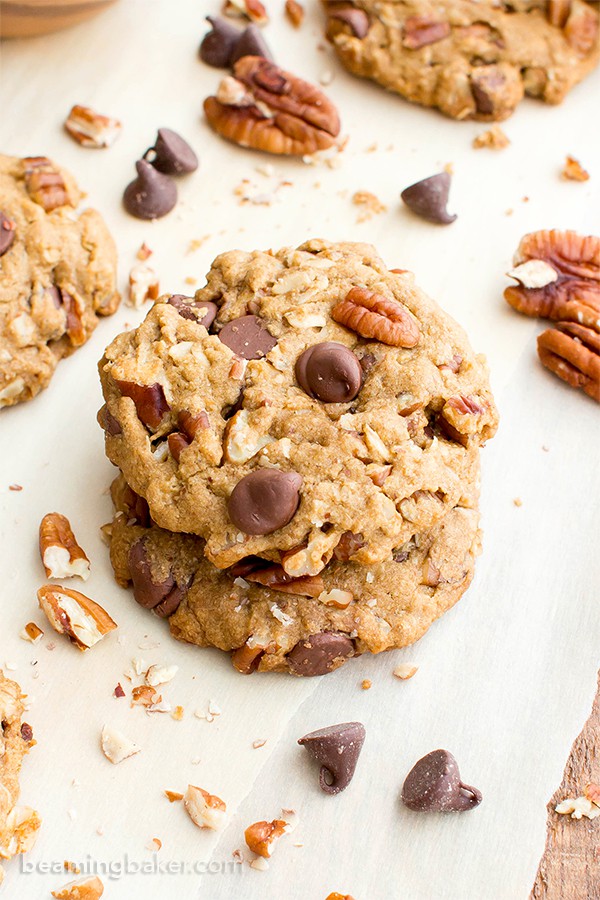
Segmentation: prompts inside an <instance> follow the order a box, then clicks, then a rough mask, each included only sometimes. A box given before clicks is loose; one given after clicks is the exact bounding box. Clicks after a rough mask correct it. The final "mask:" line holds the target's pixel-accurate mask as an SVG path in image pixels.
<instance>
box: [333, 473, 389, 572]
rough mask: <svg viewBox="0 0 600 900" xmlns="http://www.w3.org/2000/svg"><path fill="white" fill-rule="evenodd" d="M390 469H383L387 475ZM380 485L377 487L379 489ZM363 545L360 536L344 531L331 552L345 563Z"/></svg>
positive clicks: (363, 542) (363, 541)
mask: <svg viewBox="0 0 600 900" xmlns="http://www.w3.org/2000/svg"><path fill="white" fill-rule="evenodd" d="M391 468H392V467H391V466H386V467H385V469H386V470H387V474H389V471H391ZM371 480H372V481H373V483H374V484H376V483H377V482H376V481H375V480H374V479H373V478H372V479H371ZM383 481H385V477H384V478H383V480H382V481H381V484H383ZM381 484H380V485H378V486H379V487H381ZM364 545H365V540H364V538H363V536H362V534H354V532H352V531H344V533H343V534H342V536H341V537H340V539H339V541H338V544H337V547H336V548H335V550H334V551H333V555H334V556H335V558H336V559H337V560H339V561H340V562H347V561H348V560H349V559H350V558H351V557H352V556H354V554H355V553H357V552H358V551H359V550H360V548H361V547H364Z"/></svg>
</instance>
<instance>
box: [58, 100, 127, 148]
mask: <svg viewBox="0 0 600 900" xmlns="http://www.w3.org/2000/svg"><path fill="white" fill-rule="evenodd" d="M65 130H66V131H67V132H68V133H69V134H70V135H71V137H72V138H73V139H74V140H76V141H77V143H78V144H81V146H82V147H93V148H94V149H96V150H98V149H101V148H103V147H110V146H111V144H114V142H115V141H116V139H117V138H118V137H119V134H120V133H121V123H120V122H119V120H118V119H111V117H110V116H102V115H100V113H97V112H94V110H93V109H90V108H89V106H79V105H77V104H76V105H75V106H73V107H72V108H71V111H70V113H69V115H68V116H67V119H66V121H65Z"/></svg>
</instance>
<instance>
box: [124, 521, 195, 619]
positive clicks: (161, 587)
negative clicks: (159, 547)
mask: <svg viewBox="0 0 600 900" xmlns="http://www.w3.org/2000/svg"><path fill="white" fill-rule="evenodd" d="M129 574H130V576H131V581H132V584H133V596H134V597H135V599H136V601H137V602H138V603H139V604H140V606H143V607H144V609H152V610H154V611H155V612H156V613H157V614H158V615H159V616H161V617H162V618H166V617H167V616H170V615H172V614H173V613H174V612H175V610H176V609H177V607H178V606H179V604H180V603H181V601H182V600H183V599H184V597H185V595H186V594H187V585H183V586H182V585H178V584H177V582H176V581H175V579H174V577H173V575H172V574H170V575H169V576H168V577H167V578H165V579H164V580H163V581H160V582H158V583H157V582H155V581H153V579H152V568H151V565H150V561H149V558H148V551H147V549H146V540H145V538H140V540H139V541H136V542H135V544H132V546H131V549H130V551H129Z"/></svg>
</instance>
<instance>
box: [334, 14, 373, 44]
mask: <svg viewBox="0 0 600 900" xmlns="http://www.w3.org/2000/svg"><path fill="white" fill-rule="evenodd" d="M329 18H330V19H337V20H338V21H339V22H341V23H342V24H343V25H347V26H348V28H349V29H350V30H351V32H352V34H353V35H354V36H355V37H357V38H364V37H365V36H366V35H367V34H368V32H369V17H368V15H367V14H366V12H365V11H364V9H356V8H353V7H342V8H341V9H332V10H331V12H330V13H329Z"/></svg>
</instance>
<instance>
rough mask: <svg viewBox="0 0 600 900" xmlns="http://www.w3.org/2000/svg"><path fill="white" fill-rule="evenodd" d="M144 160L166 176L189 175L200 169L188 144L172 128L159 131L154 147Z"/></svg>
mask: <svg viewBox="0 0 600 900" xmlns="http://www.w3.org/2000/svg"><path fill="white" fill-rule="evenodd" d="M144 159H145V160H146V161H147V162H149V163H152V165H153V166H154V168H155V169H158V171H159V172H162V173H163V174H164V175H187V174H188V172H195V171H196V169H197V168H198V157H197V156H196V154H195V153H194V151H193V150H192V148H191V147H190V145H189V144H188V142H187V141H184V139H183V138H182V137H181V135H180V134H177V132H176V131H171V129H170V128H159V129H158V134H157V135H156V142H155V144H154V147H150V149H149V150H146V152H145V153H144Z"/></svg>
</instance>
